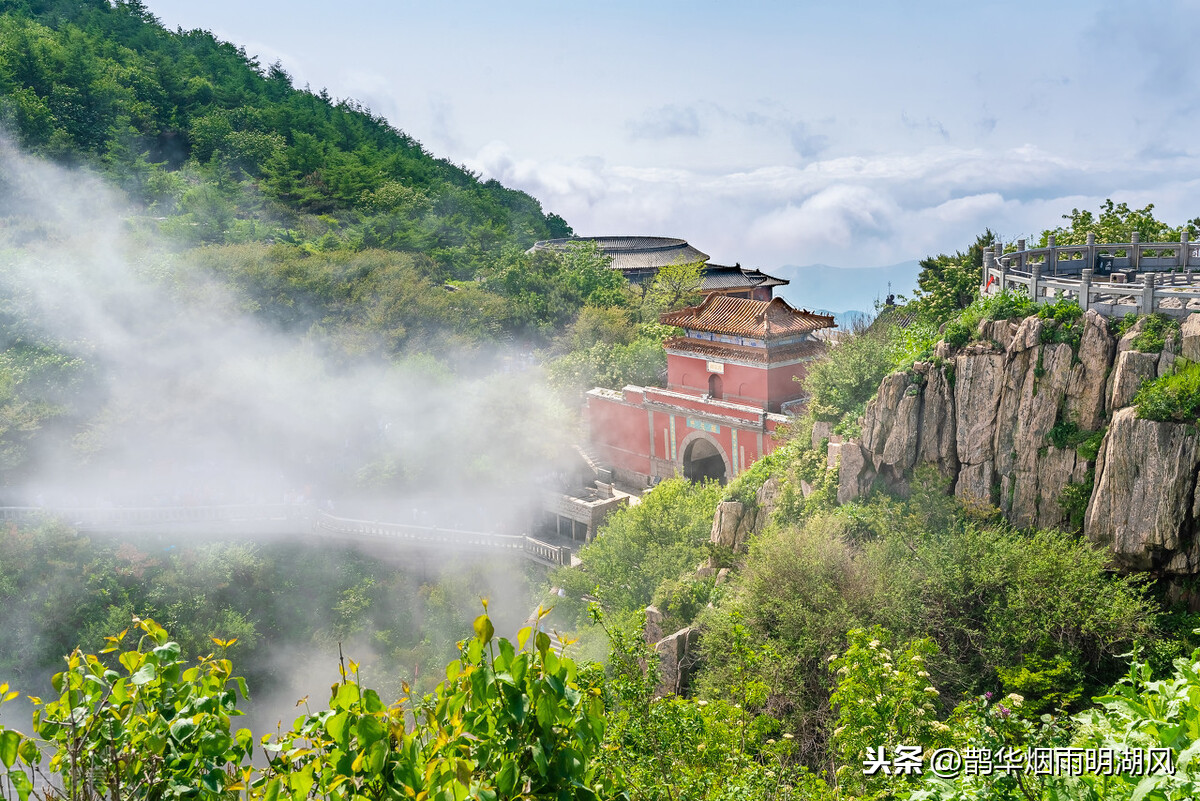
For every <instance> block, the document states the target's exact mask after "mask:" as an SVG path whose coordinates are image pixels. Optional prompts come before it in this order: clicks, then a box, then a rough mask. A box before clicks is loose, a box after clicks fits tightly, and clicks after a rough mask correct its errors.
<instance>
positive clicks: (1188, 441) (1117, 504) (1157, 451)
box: [1084, 408, 1200, 573]
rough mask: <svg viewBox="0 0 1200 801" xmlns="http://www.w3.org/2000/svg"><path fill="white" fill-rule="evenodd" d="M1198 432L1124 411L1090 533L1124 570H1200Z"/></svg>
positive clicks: (1107, 446)
mask: <svg viewBox="0 0 1200 801" xmlns="http://www.w3.org/2000/svg"><path fill="white" fill-rule="evenodd" d="M1198 466H1200V432H1197V431H1196V429H1195V428H1194V427H1193V426H1190V425H1188V424H1186V423H1160V422H1156V421H1153V420H1139V419H1138V418H1137V414H1136V410H1134V409H1131V408H1125V409H1120V410H1118V411H1117V412H1116V413H1115V414H1114V415H1113V419H1112V423H1111V425H1110V426H1109V429H1108V434H1107V435H1106V436H1105V438H1104V445H1103V447H1102V448H1101V450H1100V456H1099V458H1098V460H1097V462H1096V486H1095V489H1094V490H1093V492H1092V499H1091V502H1090V503H1089V504H1088V509H1087V516H1086V519H1085V521H1084V533H1085V534H1086V535H1087V537H1088V538H1089V539H1090V540H1092V541H1093V542H1095V543H1096V544H1098V545H1101V546H1104V547H1107V548H1108V549H1109V550H1110V552H1111V554H1112V558H1113V562H1114V564H1115V566H1116V567H1118V568H1120V569H1123V570H1162V571H1170V572H1177V573H1186V572H1192V571H1194V570H1195V567H1196V559H1195V554H1196V531H1195V522H1194V521H1195V519H1196V518H1195V514H1194V513H1195V511H1200V497H1198V494H1197V488H1196V470H1197V467H1198Z"/></svg>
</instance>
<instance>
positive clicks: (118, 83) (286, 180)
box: [0, 0, 570, 278]
mask: <svg viewBox="0 0 1200 801" xmlns="http://www.w3.org/2000/svg"><path fill="white" fill-rule="evenodd" d="M0 12H2V16H0V116H2V118H3V121H4V123H5V126H6V127H7V128H8V129H9V130H11V131H13V132H14V134H15V136H16V138H17V139H18V141H19V143H20V144H21V145H22V146H23V147H24V148H25V149H27V150H30V151H32V152H34V153H37V154H39V155H44V156H48V157H50V158H53V159H55V160H57V161H60V162H66V163H72V164H78V163H84V164H88V165H91V166H93V167H95V168H97V169H99V170H101V171H102V172H104V173H106V174H107V175H108V176H109V177H111V178H113V179H114V180H115V181H116V182H117V183H119V184H120V185H121V186H122V188H124V190H125V191H126V192H127V193H128V194H129V195H130V197H131V199H132V200H134V201H135V202H136V203H139V204H141V205H142V206H143V207H144V208H145V209H146V210H147V212H148V213H149V214H151V215H153V216H155V217H166V218H168V220H167V221H166V222H167V225H166V226H165V227H166V228H167V230H169V231H172V232H173V233H175V234H177V235H178V236H180V237H181V238H183V239H184V240H185V241H191V242H194V243H222V242H238V241H255V240H271V241H284V242H289V241H290V242H294V243H297V244H303V245H307V246H309V247H311V248H316V249H324V250H328V249H332V248H339V247H349V248H351V249H360V248H363V247H380V248H385V249H389V250H399V251H408V252H420V253H425V254H427V255H430V256H433V257H434V258H435V259H437V260H438V261H440V262H442V263H444V264H445V265H447V266H448V267H450V268H451V272H452V274H453V275H454V276H456V277H460V278H467V277H473V275H474V274H475V273H476V272H477V271H478V269H479V268H480V267H481V266H482V265H483V264H485V263H486V260H485V256H494V255H495V254H497V253H498V252H499V250H500V249H501V248H502V247H503V246H504V245H506V244H512V245H515V246H518V247H527V246H528V245H529V244H531V243H532V242H533V241H535V240H537V239H544V238H548V237H557V236H564V235H567V234H569V233H570V228H569V226H567V225H566V223H565V222H564V221H563V220H562V219H561V218H559V217H557V216H556V215H553V214H551V215H547V214H545V213H544V212H543V211H542V208H541V205H540V204H539V203H538V201H537V200H535V199H534V198H532V197H530V196H529V195H527V194H525V193H523V192H517V191H514V190H510V189H506V188H504V187H503V186H501V185H500V184H499V183H498V182H496V181H487V182H481V181H479V180H478V176H476V175H474V174H473V173H471V172H469V171H467V170H465V169H463V168H461V167H459V166H456V165H454V164H451V163H450V162H448V161H446V160H444V159H437V158H434V157H433V156H431V155H430V154H429V153H427V152H426V151H425V149H424V148H423V147H422V146H421V144H420V143H419V142H417V141H416V140H414V139H413V138H412V137H410V136H408V135H406V134H404V133H403V132H401V131H399V130H397V129H395V128H393V127H392V126H390V125H389V124H388V123H387V121H386V120H384V119H382V118H381V117H378V116H376V115H374V114H372V113H371V112H370V111H368V110H367V109H365V108H363V107H362V106H360V105H359V104H357V103H355V102H354V101H351V100H335V99H334V98H331V97H330V96H329V95H328V94H327V93H326V92H325V91H323V90H322V91H321V92H318V93H313V92H310V91H307V90H300V89H296V88H295V87H293V86H292V84H291V79H290V77H289V76H288V75H287V73H286V72H284V71H283V69H282V68H281V67H280V66H279V65H277V64H276V65H273V66H269V67H265V68H264V67H262V66H261V65H259V64H258V63H257V62H256V61H255V60H254V59H252V58H250V57H248V56H247V55H246V53H245V51H244V50H243V49H242V48H239V47H237V46H235V45H232V44H229V43H227V42H222V41H220V40H218V39H216V38H215V37H214V36H213V35H212V34H210V33H208V32H206V31H199V30H197V31H186V32H185V31H176V32H171V31H168V30H166V29H164V28H163V27H162V25H161V24H159V22H158V21H157V20H156V19H155V18H154V17H153V15H151V14H150V13H149V12H148V11H147V10H146V9H145V7H144V6H143V5H142V4H141V3H140V2H119V3H117V4H116V5H114V6H110V5H109V4H108V3H107V2H104V0H84V1H83V2H57V1H55V0H48V1H39V0H0ZM172 223H173V224H172Z"/></svg>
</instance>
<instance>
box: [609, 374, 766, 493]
mask: <svg viewBox="0 0 1200 801" xmlns="http://www.w3.org/2000/svg"><path fill="white" fill-rule="evenodd" d="M647 396H650V397H654V398H655V401H656V403H659V404H662V403H671V404H672V405H673V406H675V409H673V410H672V411H669V412H668V411H662V410H658V409H655V410H653V411H648V410H647V408H646V407H645V406H644V405H642V404H644V401H645V400H646V397H647ZM634 402H637V403H638V404H639V405H633V404H634ZM706 410H707V411H709V412H711V413H714V414H719V415H722V416H723V417H725V418H729V417H742V416H743V415H742V414H739V413H738V411H737V410H736V409H728V408H725V407H718V406H712V405H709V404H706V403H705V402H704V401H702V400H700V399H699V398H695V399H692V398H686V399H685V398H671V397H668V396H665V395H663V394H662V393H661V392H659V393H658V394H656V393H655V390H654V389H653V388H645V389H644V390H643V391H641V392H629V393H626V394H625V396H624V400H623V401H618V400H615V399H610V398H607V397H597V396H589V397H588V418H589V425H590V428H591V432H592V441H593V445H594V447H595V449H596V450H597V452H598V455H599V456H600V458H601V459H602V460H603V461H605V462H606V463H607V464H610V465H612V466H613V467H617V468H621V469H623V470H627V471H630V472H633V473H638V474H640V475H643V476H650V475H653V474H654V473H655V471H654V469H653V468H652V464H651V457H650V452H651V448H650V442H649V438H650V436H651V431H653V437H654V455H655V457H656V458H657V459H661V460H663V461H666V462H670V463H671V465H673V466H674V467H675V468H678V469H679V470H682V466H683V459H684V455H685V450H686V446H685V445H684V441H685V440H686V439H687V437H688V435H689V434H691V433H692V432H693V431H696V430H697V429H695V428H691V427H689V426H688V425H687V421H688V418H689V417H692V418H693V419H695V418H698V416H699V415H698V414H697V413H699V412H702V411H706ZM648 414H649V415H652V422H651V421H649V420H648V417H647V416H648ZM672 418H674V420H675V436H674V445H675V449H674V452H672V450H671V442H672V437H671V419H672ZM744 418H745V423H744V424H737V425H735V426H734V427H736V428H737V432H738V443H737V445H738V447H737V451H738V452H737V454H736V455H735V454H734V447H733V427H731V426H730V424H729V421H728V419H724V420H722V421H721V422H720V423H711V422H710V423H709V424H710V425H719V427H720V431H719V432H716V433H713V432H711V431H706V432H705V433H706V434H707V437H708V438H709V439H711V440H712V441H715V442H716V443H717V445H718V446H719V447H720V449H721V451H722V453H723V455H724V457H725V462H726V465H727V467H728V468H729V469H736V471H737V473H741V472H743V471H745V470H746V468H747V467H749V466H750V465H752V464H753V463H754V462H756V461H757V460H758V459H760V458H761V457H762V456H763V455H764V454H767V453H770V452H771V451H772V450H774V448H775V441H774V439H773V438H772V437H771V436H770V433H771V432H773V431H774V430H775V423H774V421H771V420H768V421H767V424H766V428H767V431H766V433H765V434H764V436H763V452H762V453H760V452H759V450H758V434H759V433H760V431H761V430H762V429H761V428H760V423H759V414H758V413H751V412H749V411H747V412H746V413H745V415H744ZM733 477H734V476H733V475H729V476H728V478H729V479H732V478H733Z"/></svg>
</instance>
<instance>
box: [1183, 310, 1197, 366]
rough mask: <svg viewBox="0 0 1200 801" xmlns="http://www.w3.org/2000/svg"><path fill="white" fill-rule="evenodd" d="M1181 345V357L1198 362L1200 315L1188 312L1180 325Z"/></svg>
mask: <svg viewBox="0 0 1200 801" xmlns="http://www.w3.org/2000/svg"><path fill="white" fill-rule="evenodd" d="M1179 334H1180V337H1181V347H1180V352H1181V353H1182V355H1183V358H1185V359H1187V360H1188V361H1193V362H1200V315H1197V314H1189V315H1188V317H1187V319H1186V320H1184V321H1183V325H1182V326H1181V327H1180V332H1179Z"/></svg>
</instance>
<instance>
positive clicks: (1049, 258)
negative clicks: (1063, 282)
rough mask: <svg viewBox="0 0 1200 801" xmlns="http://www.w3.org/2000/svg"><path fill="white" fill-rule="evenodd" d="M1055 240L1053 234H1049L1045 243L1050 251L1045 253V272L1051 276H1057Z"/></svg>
mask: <svg viewBox="0 0 1200 801" xmlns="http://www.w3.org/2000/svg"><path fill="white" fill-rule="evenodd" d="M1056 239H1057V237H1055V236H1054V234H1050V236H1049V237H1048V240H1049V241H1048V242H1047V244H1048V245H1049V248H1050V249H1049V250H1047V251H1046V272H1047V273H1049V274H1051V275H1058V251H1057V250H1056V249H1055V248H1056Z"/></svg>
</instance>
